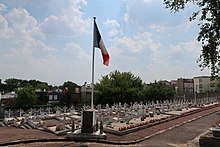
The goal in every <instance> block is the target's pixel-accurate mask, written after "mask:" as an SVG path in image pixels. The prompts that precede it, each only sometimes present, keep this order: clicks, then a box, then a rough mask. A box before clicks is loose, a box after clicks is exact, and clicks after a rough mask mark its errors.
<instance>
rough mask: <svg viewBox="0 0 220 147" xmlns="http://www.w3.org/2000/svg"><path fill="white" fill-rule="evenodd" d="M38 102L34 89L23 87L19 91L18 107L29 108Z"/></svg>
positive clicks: (16, 100)
mask: <svg viewBox="0 0 220 147" xmlns="http://www.w3.org/2000/svg"><path fill="white" fill-rule="evenodd" d="M36 100H37V95H36V93H35V90H34V89H33V88H32V87H23V88H21V89H18V90H17V97H16V98H15V105H16V107H20V108H29V107H31V106H32V105H33V104H34V103H35V102H36Z"/></svg>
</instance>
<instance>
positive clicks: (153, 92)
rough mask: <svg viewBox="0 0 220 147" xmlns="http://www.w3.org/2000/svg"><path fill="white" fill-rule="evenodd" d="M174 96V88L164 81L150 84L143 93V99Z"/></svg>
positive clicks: (164, 98)
mask: <svg viewBox="0 0 220 147" xmlns="http://www.w3.org/2000/svg"><path fill="white" fill-rule="evenodd" d="M173 96H174V90H173V89H172V88H171V87H169V86H167V85H165V84H164V83H162V82H160V81H159V82H155V83H151V84H149V85H148V86H147V87H146V88H145V90H144V93H143V98H144V99H143V101H148V100H154V101H155V100H167V99H171V98H173Z"/></svg>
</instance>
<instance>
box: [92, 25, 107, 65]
mask: <svg viewBox="0 0 220 147" xmlns="http://www.w3.org/2000/svg"><path fill="white" fill-rule="evenodd" d="M93 45H94V47H97V48H99V49H100V50H101V52H102V58H103V64H104V65H106V66H108V64H109V60H110V57H109V54H108V52H107V50H106V48H105V44H104V42H103V40H102V37H101V35H100V33H99V29H98V27H97V25H96V22H95V21H94V44H93Z"/></svg>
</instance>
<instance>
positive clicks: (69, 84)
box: [61, 81, 78, 91]
mask: <svg viewBox="0 0 220 147" xmlns="http://www.w3.org/2000/svg"><path fill="white" fill-rule="evenodd" d="M76 87H78V85H77V84H76V83H73V82H71V81H67V82H64V83H63V85H62V86H61V89H65V88H68V91H75V88H76Z"/></svg>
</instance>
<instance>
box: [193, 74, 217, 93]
mask: <svg viewBox="0 0 220 147" xmlns="http://www.w3.org/2000/svg"><path fill="white" fill-rule="evenodd" d="M218 83H219V81H218V80H217V79H214V80H212V79H211V77H210V76H199V77H194V91H195V92H196V93H206V92H214V91H216V90H217V85H218Z"/></svg>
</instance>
